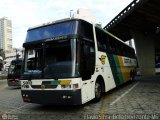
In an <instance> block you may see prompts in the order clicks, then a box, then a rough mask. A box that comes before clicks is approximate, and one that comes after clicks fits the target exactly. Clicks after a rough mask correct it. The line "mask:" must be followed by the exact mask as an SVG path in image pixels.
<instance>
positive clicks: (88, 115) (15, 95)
mask: <svg viewBox="0 0 160 120" xmlns="http://www.w3.org/2000/svg"><path fill="white" fill-rule="evenodd" d="M118 115H119V116H118ZM1 116H2V117H1ZM141 117H145V118H146V119H147V118H150V119H157V120H158V119H160V80H157V79H154V80H150V79H148V80H136V81H132V82H128V83H126V84H124V85H122V86H120V87H118V88H116V89H113V90H111V91H109V92H107V93H105V94H104V96H103V98H102V100H101V101H100V102H98V103H93V102H92V101H91V102H89V103H86V104H84V105H81V106H43V105H38V104H31V103H24V102H23V100H22V98H21V92H20V89H19V88H10V87H8V86H7V81H6V80H0V120H1V119H2V120H3V119H5V118H7V119H14V120H15V119H16V120H28V119H33V120H34V119H37V120H44V119H46V120H63V119H65V120H83V119H117V120H118V119H120V118H124V119H125V118H128V119H130V118H133V119H134V118H139V119H140V118H141Z"/></svg>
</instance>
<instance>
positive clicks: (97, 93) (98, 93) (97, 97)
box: [93, 82, 102, 102]
mask: <svg viewBox="0 0 160 120" xmlns="http://www.w3.org/2000/svg"><path fill="white" fill-rule="evenodd" d="M101 98H102V85H101V84H100V83H99V82H96V84H95V98H94V100H93V101H94V102H98V101H100V99H101Z"/></svg>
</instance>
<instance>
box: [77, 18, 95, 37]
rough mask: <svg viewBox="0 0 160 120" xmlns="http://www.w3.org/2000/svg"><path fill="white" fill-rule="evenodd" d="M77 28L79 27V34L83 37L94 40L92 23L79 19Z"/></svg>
mask: <svg viewBox="0 0 160 120" xmlns="http://www.w3.org/2000/svg"><path fill="white" fill-rule="evenodd" d="M78 29H79V35H81V36H82V37H84V38H87V39H90V40H94V38H93V26H92V24H90V23H88V22H85V21H80V22H79V27H78Z"/></svg>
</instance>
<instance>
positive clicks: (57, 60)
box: [25, 39, 77, 78]
mask: <svg viewBox="0 0 160 120" xmlns="http://www.w3.org/2000/svg"><path fill="white" fill-rule="evenodd" d="M75 56H76V39H72V40H64V41H63V40H61V41H60V42H55V41H52V42H51V41H50V42H46V43H45V47H42V48H41V49H40V48H39V49H26V60H25V61H27V62H25V63H26V64H25V71H28V72H30V71H32V72H39V73H41V75H42V74H43V75H42V76H43V77H44V78H68V77H75V74H76V73H77V72H75V71H76V68H77V67H76V65H75V59H76V57H75Z"/></svg>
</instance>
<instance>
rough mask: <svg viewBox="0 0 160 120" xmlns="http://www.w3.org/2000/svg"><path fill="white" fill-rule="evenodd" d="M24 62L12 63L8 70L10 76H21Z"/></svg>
mask: <svg viewBox="0 0 160 120" xmlns="http://www.w3.org/2000/svg"><path fill="white" fill-rule="evenodd" d="M21 66H22V61H12V62H11V65H10V66H9V69H8V74H20V73H21Z"/></svg>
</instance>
